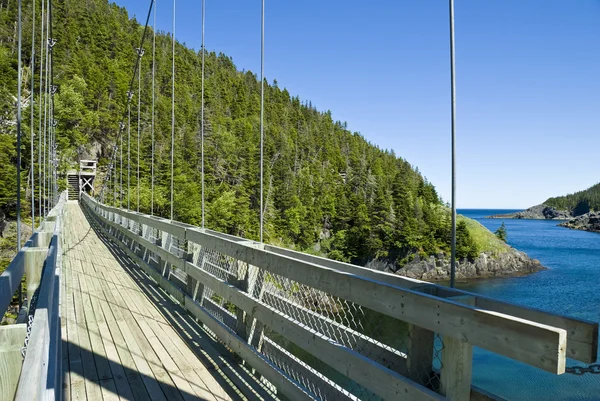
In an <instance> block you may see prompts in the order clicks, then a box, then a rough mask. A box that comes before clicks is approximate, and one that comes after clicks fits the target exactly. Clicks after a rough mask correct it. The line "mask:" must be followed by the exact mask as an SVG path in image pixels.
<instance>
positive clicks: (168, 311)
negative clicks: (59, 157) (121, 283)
mask: <svg viewBox="0 0 600 401" xmlns="http://www.w3.org/2000/svg"><path fill="white" fill-rule="evenodd" d="M81 209H82V211H83V214H84V216H85V218H86V219H87V221H88V223H89V224H90V226H91V227H92V229H93V230H94V232H95V233H96V235H97V236H98V238H99V239H100V240H101V241H102V243H103V244H104V245H105V246H106V248H107V249H108V251H109V252H110V253H111V254H112V256H113V257H114V258H115V259H116V260H117V261H118V262H119V264H120V265H121V267H123V270H124V271H125V272H126V273H127V274H128V275H129V276H130V277H131V278H132V279H133V280H134V281H135V283H136V284H137V285H138V288H139V289H140V290H141V291H142V292H143V293H144V294H145V295H146V296H147V297H148V299H149V300H150V301H151V302H152V304H153V305H154V306H155V307H156V308H157V310H158V311H159V312H160V313H161V315H162V316H163V317H164V318H165V320H166V321H167V322H168V323H169V324H170V325H171V326H172V327H173V329H174V330H175V331H176V332H177V334H178V335H179V336H180V337H181V338H182V339H183V341H184V342H185V343H186V344H187V346H188V347H189V348H190V349H191V350H192V351H193V352H194V354H195V355H196V356H197V357H198V359H199V360H200V361H201V362H202V363H203V364H204V366H205V367H206V368H207V369H208V371H209V372H210V374H211V375H212V376H213V377H214V379H215V380H216V381H217V383H218V384H219V385H220V386H221V388H223V390H225V392H226V393H227V394H228V395H229V396H230V397H231V398H232V399H233V400H239V399H243V398H244V397H247V398H249V399H263V400H277V399H278V398H277V397H276V396H275V395H274V394H273V393H271V392H270V391H268V390H267V389H266V388H265V387H264V385H263V384H262V383H260V379H259V378H258V377H256V376H255V375H254V374H252V373H251V372H250V371H249V370H248V369H247V368H246V367H243V366H242V364H241V362H242V361H241V360H240V359H239V358H238V357H237V356H235V355H234V354H233V353H231V352H230V351H229V350H228V349H227V348H226V347H225V346H223V344H221V343H219V342H218V340H217V339H216V338H214V337H212V336H211V335H210V334H208V333H207V332H206V331H205V330H204V328H203V327H202V324H201V323H199V322H197V321H196V320H195V318H193V317H192V316H190V315H189V314H188V312H187V311H186V310H185V309H184V308H183V307H182V306H181V305H179V304H178V303H176V302H174V301H172V300H171V298H170V297H169V296H168V295H167V294H166V293H165V292H164V291H163V290H162V289H160V287H159V286H158V284H156V283H155V282H154V281H152V280H151V279H150V278H149V277H148V276H147V275H146V274H145V273H144V272H142V271H141V269H140V268H139V267H138V266H137V265H136V264H135V263H134V262H133V261H132V260H131V259H130V258H129V256H128V255H127V254H126V253H125V251H123V250H122V249H121V248H120V247H119V246H118V245H117V244H115V243H113V242H112V241H111V240H110V239H109V238H108V237H107V236H106V235H105V234H104V231H103V229H102V228H101V227H100V226H99V225H98V222H97V221H96V220H95V219H94V217H93V216H91V215H90V213H89V211H88V210H87V209H86V208H85V207H81Z"/></svg>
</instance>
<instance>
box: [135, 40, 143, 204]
mask: <svg viewBox="0 0 600 401" xmlns="http://www.w3.org/2000/svg"><path fill="white" fill-rule="evenodd" d="M143 55H144V49H142V48H139V49H138V57H139V61H138V63H139V66H138V110H137V209H136V211H137V212H139V211H140V112H141V108H142V56H143Z"/></svg>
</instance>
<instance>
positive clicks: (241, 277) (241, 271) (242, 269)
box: [235, 260, 249, 339]
mask: <svg viewBox="0 0 600 401" xmlns="http://www.w3.org/2000/svg"><path fill="white" fill-rule="evenodd" d="M235 263H236V264H237V280H236V282H235V286H236V287H237V288H239V289H240V290H242V291H244V292H248V273H249V269H248V264H247V263H243V262H240V261H239V260H236V261H235ZM246 319H247V316H246V313H245V312H244V311H243V310H242V308H240V307H236V322H235V332H236V333H237V335H238V336H240V337H241V338H244V339H246V338H248V332H247V330H246Z"/></svg>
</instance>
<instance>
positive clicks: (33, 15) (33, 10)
mask: <svg viewBox="0 0 600 401" xmlns="http://www.w3.org/2000/svg"><path fill="white" fill-rule="evenodd" d="M35 2H36V0H33V1H32V2H31V7H32V10H31V18H32V20H31V89H30V91H29V93H30V98H29V105H30V108H31V123H30V124H29V125H30V127H29V128H30V129H31V144H30V145H31V160H30V166H29V169H30V173H31V177H30V179H31V232H32V233H33V232H34V231H35V176H34V170H35V161H34V153H33V152H34V150H33V141H34V133H33V123H34V118H35V117H34V114H35V110H34V99H35V83H34V82H35Z"/></svg>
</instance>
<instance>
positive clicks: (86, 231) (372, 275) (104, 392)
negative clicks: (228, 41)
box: [0, 0, 600, 401]
mask: <svg viewBox="0 0 600 401" xmlns="http://www.w3.org/2000/svg"><path fill="white" fill-rule="evenodd" d="M42 5H43V7H45V11H44V9H42V12H41V14H40V15H41V18H40V19H41V21H42V32H44V34H43V35H42V44H41V55H42V57H43V59H44V60H45V63H43V64H44V66H45V68H44V70H42V68H41V67H40V72H39V78H40V91H41V93H40V95H39V96H40V98H41V101H42V103H43V109H44V113H43V115H40V119H39V125H38V154H37V156H38V161H39V163H38V165H39V166H40V170H39V171H38V183H39V185H38V188H37V189H38V198H37V199H38V200H37V208H36V207H35V206H32V208H31V209H32V221H33V222H34V223H33V224H34V226H33V227H32V228H33V231H34V232H33V235H32V236H31V238H30V239H29V240H28V241H27V242H26V243H25V245H24V246H21V243H20V242H19V243H18V249H19V251H18V253H17V255H16V257H15V258H14V260H13V261H12V262H11V264H10V265H9V267H8V268H7V269H6V271H5V272H4V273H3V274H2V275H1V276H0V310H2V311H6V310H7V309H8V308H9V305H10V304H11V302H12V300H13V297H14V295H15V294H17V295H18V298H19V306H20V314H19V317H18V318H17V323H16V324H12V325H7V326H0V399H7V400H9V399H10V400H12V399H16V400H49V399H66V400H75V399H90V400H111V399H114V400H117V399H121V400H146V399H152V400H214V401H220V400H243V399H248V400H255V399H263V400H279V399H283V400H286V399H290V400H396V399H398V400H444V399H448V400H498V399H501V398H500V397H499V396H497V395H495V394H492V393H490V392H488V391H486V390H485V389H482V388H478V387H476V386H474V385H473V384H472V369H473V348H474V347H479V348H482V349H485V350H487V351H489V352H492V353H495V354H498V355H502V356H505V357H508V358H511V359H514V360H516V361H520V362H522V363H524V364H526V365H530V366H532V367H535V368H537V369H540V370H543V371H546V372H549V373H551V374H553V375H562V374H564V373H565V372H567V371H573V370H575V373H585V371H589V372H597V371H600V369H599V367H598V365H595V364H594V362H596V358H597V354H598V323H595V322H589V321H585V320H582V319H576V318H572V317H569V316H563V315H560V314H555V313H550V312H545V311H541V310H537V309H532V308H529V307H526V306H521V305H515V304H511V303H507V302H503V301H500V300H496V299H492V298H488V297H482V296H480V295H477V294H473V293H469V292H465V291H461V290H458V289H455V288H453V285H451V286H450V287H446V286H442V285H437V284H431V283H428V282H424V281H420V280H414V279H409V278H406V277H401V276H398V275H394V274H389V273H385V272H380V271H375V270H371V269H367V268H363V267H359V266H356V265H352V264H348V263H342V262H337V261H333V260H329V259H325V258H321V257H317V256H313V255H309V254H305V253H300V252H296V251H292V250H288V249H284V248H280V247H276V246H273V245H269V244H267V243H265V242H263V237H262V229H263V216H262V213H263V210H264V209H263V205H262V202H263V199H262V193H263V190H262V181H263V177H262V163H263V161H262V139H263V112H262V110H263V109H264V107H263V103H264V97H261V161H260V163H261V177H260V185H261V188H260V194H261V199H260V202H261V209H260V210H261V219H260V222H261V230H260V239H259V240H258V241H253V240H248V239H245V238H240V237H236V236H232V235H228V234H224V233H220V232H216V231H212V230H209V229H207V228H205V227H204V180H203V183H202V225H201V226H200V227H196V226H193V225H190V224H185V223H182V222H179V221H176V220H175V219H174V215H173V192H174V188H173V175H174V173H173V171H174V169H173V152H172V153H171V193H170V195H171V203H170V206H171V212H170V216H169V218H165V217H161V216H155V215H154V194H153V192H152V207H151V212H150V214H145V213H141V212H140V210H139V198H140V197H139V195H138V196H137V197H136V199H137V201H138V205H137V207H136V210H132V209H133V208H132V205H131V202H130V196H131V193H132V191H135V190H137V191H139V175H140V171H139V165H140V163H139V159H138V162H137V167H138V168H137V171H136V172H135V173H136V174H137V176H138V179H137V181H136V182H138V188H134V189H132V188H131V185H130V177H131V166H136V164H133V163H132V161H131V157H130V150H131V144H130V142H131V137H130V131H131V107H132V104H133V99H134V97H135V93H134V90H133V89H134V84H135V80H136V77H137V80H138V85H137V86H138V106H137V107H138V109H139V107H141V106H140V103H139V98H140V95H139V90H140V89H139V88H141V85H139V80H141V75H140V68H141V67H140V60H141V58H142V57H143V56H144V53H145V52H144V39H145V38H146V29H147V28H148V25H149V21H150V18H151V15H152V11H153V10H154V12H156V11H155V10H156V8H155V7H154V6H155V1H151V2H150V7H149V10H148V16H147V19H146V25H145V30H144V34H143V36H142V39H141V41H140V45H139V47H138V48H137V49H135V53H136V55H137V57H136V58H135V63H134V68H133V72H132V75H131V82H130V87H129V91H128V96H127V99H128V101H127V103H126V105H125V111H124V113H123V121H122V122H121V124H120V127H119V132H118V136H117V138H116V139H115V141H114V146H113V148H112V153H111V161H110V164H109V166H108V168H107V169H106V171H103V172H99V171H98V172H97V169H96V161H94V160H81V161H80V166H79V170H78V171H71V172H68V173H67V174H66V175H67V182H68V187H67V189H66V191H63V192H60V191H59V189H58V184H57V177H58V172H57V167H58V163H57V150H58V149H57V141H56V136H57V135H60V133H59V132H56V129H55V128H56V124H55V121H54V118H53V101H52V98H53V93H54V92H55V91H56V88H55V86H54V85H53V78H52V48H53V47H54V46H55V45H58V46H60V44H57V42H56V41H55V40H54V39H52V32H51V26H52V19H51V15H52V13H51V7H52V4H51V2H50V1H49V0H48V1H45V2H44V1H42ZM262 6H263V18H262V21H261V25H262V27H263V40H262V45H263V46H262V47H263V49H262V50H263V51H262V52H261V56H262V55H263V54H264V1H263V4H262ZM34 7H35V3H34ZM173 8H174V10H175V2H173ZM202 10H203V12H202V54H203V56H204V1H203V2H202ZM452 10H453V8H452V1H450V16H451V21H452V19H453V11H452ZM33 15H35V11H34V12H33ZM154 15H156V14H155V13H154ZM18 27H19V28H18V29H19V38H20V32H21V31H20V29H21V23H20V1H19V21H18ZM33 27H34V29H35V23H34V24H33ZM451 29H453V23H451ZM174 30H175V13H173V49H174V48H175V35H174ZM33 36H35V35H33ZM451 38H452V39H451V48H452V49H453V46H454V44H453V42H454V41H453V33H452V34H451ZM20 54H21V52H20V40H19V57H20ZM34 54H35V47H33V46H32V59H33V58H34V57H33V55H34ZM173 55H174V50H173ZM152 57H153V58H154V46H153V50H152ZM452 57H453V52H452ZM173 59H174V58H173ZM261 60H262V61H264V57H261ZM32 65H33V61H32ZM41 65H42V63H40V66H41ZM451 65H452V71H454V64H453V61H452V62H451ZM152 68H153V74H152V76H153V77H154V63H152ZM20 70H21V66H20V58H19V71H20ZM202 70H203V71H204V62H203V63H202ZM172 71H173V78H172V89H173V98H172V106H173V110H174V97H175V90H174V88H175V86H174V83H175V67H174V64H173V70H172ZM263 73H264V68H263V67H262V66H261V82H262V83H263V85H264V79H262V78H263ZM202 76H204V72H203V73H202ZM43 78H44V79H43ZM32 80H33V74H32ZM20 82H21V79H19V90H18V92H19V98H20V92H21V90H20ZM32 87H33V84H32ZM152 87H153V92H154V82H153V85H152ZM452 87H454V83H453V82H452ZM453 93H454V92H453ZM152 99H153V102H152V142H153V143H154V93H153V96H152ZM201 99H202V100H201V101H202V114H203V113H204V91H202V95H201ZM17 104H18V106H17V107H18V128H17V130H18V135H19V138H20V134H21V133H20V119H21V110H20V107H21V102H20V99H19V101H18V102H17ZM32 110H33V108H32ZM453 110H454V109H453ZM137 114H138V116H139V114H140V113H139V112H138V113H137ZM453 114H454V112H453ZM174 116H175V115H174V114H172V132H171V134H172V135H171V141H172V142H171V143H172V148H173V146H174V145H173V141H174V119H175V117H174ZM31 121H32V124H31V127H32V128H31V136H32V141H31V143H32V147H31V159H32V160H34V157H35V156H36V154H35V153H34V148H33V144H34V140H33V138H34V128H33V127H34V124H33V122H34V114H33V111H32V114H31ZM201 121H202V138H203V137H204V118H202V119H201ZM453 127H454V124H453ZM125 133H126V134H127V142H126V143H127V148H126V149H127V158H126V161H124V160H123V150H124V148H125V147H124V146H123V137H124V135H125ZM139 135H140V129H139V117H138V147H139ZM453 138H454V135H453ZM453 143H454V142H453ZM137 155H138V158H139V155H140V152H139V150H138V152H137ZM203 156H204V155H203V154H202V163H204V161H203ZM18 157H19V158H20V157H21V155H20V148H19V156H18ZM151 158H152V159H151V160H152V171H151V181H152V188H153V187H154V146H153V148H152V154H151ZM19 164H20V163H19ZM119 164H120V166H119ZM124 165H125V168H126V169H127V173H126V177H127V178H126V185H124V184H123V175H124V173H123V172H124V170H125V168H124ZM202 167H203V165H202ZM31 174H32V175H31V182H32V184H33V183H34V182H35V180H34V172H33V169H32V171H31ZM18 177H20V173H18ZM202 177H203V179H204V171H203V173H202ZM454 177H455V175H454V171H453V179H454ZM17 185H20V183H18V184H17ZM33 193H34V191H32V198H33V197H34V196H33ZM17 194H18V199H17V200H18V202H17V205H18V211H19V213H20V191H17ZM111 195H112V196H111ZM453 195H454V189H453ZM111 197H112V202H111V201H110V198H111ZM452 204H453V217H455V215H456V210H455V208H454V196H453V200H452ZM32 205H35V200H34V199H32ZM36 211H37V213H38V215H37V216H38V219H39V220H40V221H41V223H40V224H39V225H38V226H37V227H35V221H36V220H35V213H36ZM18 218H19V219H20V215H18ZM18 224H20V221H19V222H18ZM454 226H455V221H454V219H453V228H454V231H455V227H454ZM18 227H20V225H18ZM454 231H453V234H454ZM18 238H20V235H19V236H18ZM19 241H20V240H19ZM452 242H453V253H454V248H455V236H454V235H453V240H452ZM453 256H454V255H453ZM453 266H454V257H453ZM23 279H25V282H26V284H27V289H26V291H23V289H22V287H21V282H22V280H23ZM452 284H453V282H452ZM568 361H579V362H581V363H584V364H591V365H589V366H588V367H580V368H573V367H570V366H567V365H568ZM577 369H579V370H577ZM498 381H502V378H501V377H499V378H498ZM505 384H506V385H514V383H505Z"/></svg>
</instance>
